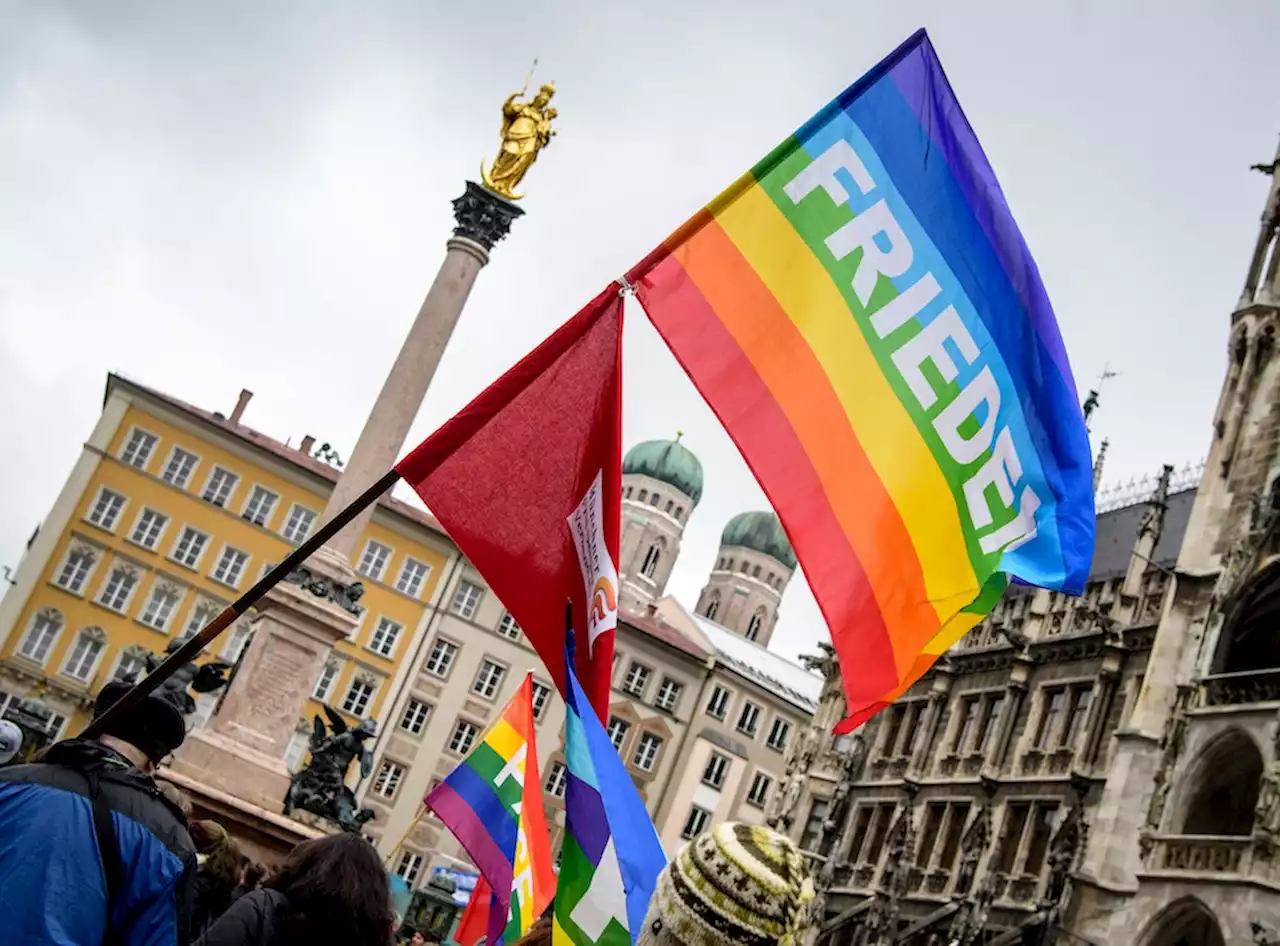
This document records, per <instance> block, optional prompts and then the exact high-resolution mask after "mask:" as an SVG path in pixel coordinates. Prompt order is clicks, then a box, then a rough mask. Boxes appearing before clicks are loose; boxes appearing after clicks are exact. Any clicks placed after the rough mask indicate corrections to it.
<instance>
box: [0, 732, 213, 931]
mask: <svg viewBox="0 0 1280 946" xmlns="http://www.w3.org/2000/svg"><path fill="white" fill-rule="evenodd" d="M95 784H96V788H97V801H98V803H99V804H98V807H97V809H96V810H95V807H94V804H93V802H92V800H91V796H92V795H93V787H92V786H94V785H95ZM95 815H96V816H97V820H96V821H95ZM108 824H109V825H110V827H111V829H113V833H114V836H115V837H114V840H115V843H116V845H117V850H118V852H119V856H118V859H116V858H112V857H111V856H110V852H102V851H100V848H99V844H98V838H99V835H100V833H102V832H105V831H106V828H107V825H108ZM99 829H102V832H100V831H99ZM112 867H114V868H116V869H115V870H112V869H111V868H112ZM195 870H196V851H195V846H194V845H193V844H192V843H191V836H190V835H189V834H187V823H186V818H184V817H183V815H182V812H181V811H179V810H178V809H177V808H176V807H174V806H173V805H172V803H170V802H169V800H168V799H166V798H165V797H164V796H163V795H162V794H161V793H160V790H159V789H158V788H156V784H155V782H154V781H153V780H152V779H151V777H150V776H149V775H144V774H143V773H142V772H140V771H138V770H137V769H136V768H134V767H133V766H132V765H130V764H129V762H128V761H127V760H126V759H125V758H124V757H122V756H120V755H119V754H118V753H116V752H113V751H112V750H110V749H108V748H107V747H105V746H102V745H99V744H98V743H92V742H80V741H78V740H69V741H67V742H63V743H59V744H58V745H56V746H54V747H53V748H51V749H50V750H49V751H48V753H47V754H46V756H45V761H43V762H39V763H34V764H30V765H16V766H8V767H6V768H4V769H2V770H0V941H3V942H4V943H22V944H24V946H65V944H75V946H99V944H103V943H113V944H118V946H185V944H186V943H187V942H188V941H189V937H188V928H189V923H190V897H191V882H192V880H193V878H194V875H195ZM109 876H110V877H112V878H114V881H115V890H114V906H113V909H112V915H111V917H110V923H108V917H107V900H108V887H109V880H108V878H109Z"/></svg>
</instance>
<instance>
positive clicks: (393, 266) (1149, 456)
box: [0, 0, 1280, 655]
mask: <svg viewBox="0 0 1280 946" xmlns="http://www.w3.org/2000/svg"><path fill="white" fill-rule="evenodd" d="M1170 7H1179V8H1187V9H1186V10H1185V11H1183V10H1179V11H1178V12H1173V13H1171V12H1170ZM642 11H643V12H642ZM0 23H2V24H3V25H2V27H0V398H2V399H3V404H4V407H3V413H2V414H0V418H2V419H0V433H3V435H4V439H5V441H6V443H7V445H8V454H9V455H8V459H9V461H10V462H9V463H7V464H5V465H4V466H3V467H2V468H0V562H3V563H4V564H9V565H12V564H14V563H16V561H17V559H18V557H19V554H20V551H21V546H22V543H23V542H24V541H25V539H26V538H27V536H28V535H29V534H30V532H31V530H32V528H33V527H34V526H35V524H36V522H37V521H38V520H39V518H40V516H41V515H43V513H44V512H45V510H47V508H48V507H49V505H50V504H51V503H52V501H53V499H54V497H55V495H56V493H57V490H58V488H59V486H60V485H61V483H62V481H63V479H64V477H65V476H66V474H67V472H68V471H69V469H70V467H71V464H72V463H73V461H74V458H75V456H76V454H77V451H78V450H79V448H80V444H81V443H82V442H83V440H84V439H85V437H86V436H87V435H88V433H89V431H90V429H91V427H92V424H93V421H94V418H95V417H96V415H97V413H98V411H99V409H100V406H101V395H102V387H103V383H104V380H105V375H106V372H107V371H109V370H118V371H121V372H124V373H126V374H128V375H130V376H131V377H134V378H136V379H138V380H140V381H142V382H144V383H146V384H149V385H152V386H155V387H158V388H160V389H162V390H165V391H168V392H171V393H173V394H175V395H177V396H179V397H182V398H184V399H186V400H188V401H192V402H194V403H197V404H200V405H203V406H206V407H209V408H213V409H222V410H230V408H231V407H232V405H233V404H234V401H235V396H236V393H237V392H238V391H239V389H240V388H241V387H247V388H250V389H252V390H253V391H255V392H256V395H257V397H256V399H255V400H254V402H253V404H252V406H251V407H250V408H249V412H248V414H247V415H246V421H247V422H248V423H250V424H251V425H253V426H255V427H257V428H258V429H260V430H263V431H266V432H268V433H271V434H273V435H275V436H278V437H280V438H281V439H284V438H286V437H292V438H293V439H294V441H295V442H296V441H297V439H298V438H299V437H300V436H301V435H303V434H306V433H310V434H314V435H316V436H317V437H319V438H321V439H324V440H330V441H332V442H333V443H335V445H337V446H338V448H339V450H340V451H341V452H342V453H343V454H344V455H345V454H346V453H347V452H348V451H349V449H350V446H351V445H352V444H353V443H354V441H355V437H356V434H357V433H358V431H359V427H360V425H361V423H362V422H363V420H364V416H365V412H366V410H367V408H368V406H369V405H370V404H371V403H372V400H373V397H374V394H375V393H376V390H377V387H378V385H379V384H380V382H381V379H382V376H383V373H384V371H385V369H386V368H387V366H389V365H390V362H391V359H392V358H393V357H394V353H395V351H396V349H397V347H398V346H399V344H400V341H401V339H402V337H403V335H404V332H405V330H406V329H407V327H408V323H409V320H410V319H411V318H412V316H413V314H414V313H415V312H416V311H417V308H418V305H419V303H420V302H421V298H422V296H423V294H424V292H425V291H426V288H427V285H428V284H429V282H430V280H431V277H432V276H433V274H434V272H435V270H436V267H437V266H438V264H439V262H440V259H441V256H442V254H443V242H444V239H445V237H446V236H447V235H448V233H449V230H450V227H451V216H450V206H449V202H450V200H451V199H452V198H454V197H456V196H457V195H458V194H459V193H460V192H461V190H462V186H463V181H464V180H465V179H466V178H467V177H473V178H474V177H475V176H476V175H477V173H478V165H479V162H480V160H481V158H487V157H489V156H490V154H491V153H492V151H493V149H494V146H495V145H496V143H497V139H496V132H497V125H498V107H499V105H500V103H501V101H502V99H503V98H504V97H505V96H506V95H507V94H508V93H509V92H512V91H515V90H516V89H518V88H519V86H520V83H521V82H522V81H523V79H524V75H525V71H526V70H527V69H528V66H529V62H530V60H531V59H532V58H533V57H534V56H538V57H540V60H541V65H540V66H539V70H538V74H537V76H536V79H537V80H545V79H554V80H556V82H557V86H558V89H559V93H558V96H557V103H556V104H557V105H558V106H559V108H560V112H561V119H560V121H559V124H558V128H559V136H558V137H557V138H556V139H555V141H554V142H553V144H552V146H551V148H550V149H549V150H548V151H547V152H545V153H544V154H543V156H542V158H541V159H540V161H539V163H538V165H537V166H536V167H535V168H534V170H533V171H532V173H531V174H530V176H529V178H528V180H527V182H526V183H527V190H528V193H529V196H528V198H527V199H526V201H525V202H524V205H525V209H526V211H527V212H528V215H527V217H525V218H524V219H522V220H520V221H519V222H518V223H517V224H516V227H515V229H514V232H513V234H512V236H511V238H510V239H509V240H508V242H506V243H504V244H502V245H500V246H499V247H498V248H497V250H496V251H495V253H494V258H493V261H492V263H491V264H490V266H489V267H488V269H487V270H486V271H485V272H484V273H482V274H481V277H480V281H479V285H478V287H477V289H476V291H475V293H474V295H473V296H472V299H471V302H470V304H469V306H468V308H467V311H466V313H465V315H464V317H463V320H462V324H461V325H460V327H459V329H458V332H457V334H456V335H455V336H454V338H453V341H452V343H451V346H450V348H449V351H448V353H447V355H446V357H445V360H444V363H443V365H442V367H441V370H440V373H439V374H438V375H437V377H436V380H435V384H434V386H433V388H432V391H431V393H430V395H429V396H428V399H427V403H426V405H425V407H424V409H423V411H422V414H421V415H420V417H419V421H418V425H417V427H416V429H415V432H414V436H415V437H421V436H425V435H426V434H427V433H429V432H430V431H431V430H432V429H434V427H435V426H436V425H438V424H439V423H440V422H441V421H442V420H444V419H445V418H446V417H448V416H449V415H450V414H451V413H452V412H453V411H455V410H456V409H457V408H458V407H460V406H461V405H462V404H464V403H465V402H466V400H467V399H468V398H470V397H471V396H472V395H473V394H474V393H475V392H476V391H477V390H479V388H480V387H482V386H483V385H484V384H485V383H487V382H488V381H490V380H491V379H492V378H493V377H495V376H496V375H497V374H499V373H500V372H501V371H502V370H504V369H505V368H506V367H507V366H508V365H509V364H511V363H512V362H513V361H515V360H516V359H517V358H519V357H520V356H521V355H523V354H524V353H525V352H526V351H527V350H528V349H529V348H530V347H532V346H533V345H534V344H536V343H537V341H538V340H540V339H541V338H542V337H544V336H545V335H546V334H548V333H549V332H550V331H551V330H553V329H554V328H555V326H556V325H558V324H559V323H560V322H561V321H563V320H564V319H566V318H567V317H568V316H569V315H571V314H572V313H573V312H574V311H576V310H577V308H578V307H579V306H580V305H581V304H582V303H584V302H585V301H586V300H587V299H589V298H590V297H591V296H592V295H594V293H595V292H596V291H598V290H599V289H600V288H601V287H602V286H603V285H604V284H605V283H606V282H607V281H608V280H610V279H611V278H613V277H615V276H617V275H618V274H619V273H621V272H622V271H623V270H625V269H626V268H627V267H628V266H629V265H631V264H632V263H634V262H635V261H636V260H637V259H638V258H639V257H641V256H642V255H643V254H644V253H645V252H647V251H648V250H649V249H651V248H652V247H653V246H654V245H655V244H656V243H657V242H658V241H660V240H661V239H662V238H664V237H665V236H666V235H667V233H668V232H670V231H671V230H672V229H674V228H675V227H676V226H677V225H678V224H679V223H681V222H682V221H683V220H684V219H685V218H686V217H687V216H688V215H689V214H690V213H691V212H692V211H694V210H695V209H697V208H698V207H700V206H701V205H702V204H704V203H705V202H706V201H707V200H708V199H709V198H711V197H712V196H714V195H715V194H716V193H717V192H718V191H719V190H720V189H722V188H723V187H724V186H725V185H727V184H728V183H729V182H730V181H731V180H733V178H735V177H736V176H737V175H738V174H740V173H741V172H742V171H743V170H745V169H746V168H747V167H748V166H749V165H750V164H752V163H753V162H754V161H755V160H756V159H758V158H759V157H761V156H762V155H763V154H764V153H765V152H766V151H767V150H768V149H769V148H771V147H772V146H773V145H774V144H776V143H777V142H778V141H779V140H780V139H782V138H783V137H784V136H785V135H787V134H789V133H790V132H791V131H792V130H794V128H795V127H796V126H797V125H799V124H800V122H802V121H803V120H804V119H805V118H807V117H808V116H809V115H810V114H811V113H812V112H814V111H815V110H816V109H817V108H819V107H820V106H821V105H823V104H824V103H826V102H827V101H828V100H829V99H830V98H831V97H832V96H833V95H835V94H836V93H837V92H839V91H840V90H841V89H842V88H844V87H845V86H846V85H847V84H849V83H850V82H851V81H853V80H854V79H855V78H857V77H858V76H859V75H860V74H861V73H862V72H864V71H865V70H866V69H867V68H868V67H870V66H871V65H873V64H874V63H875V62H876V61H877V60H878V59H879V58H880V57H881V56H883V55H884V54H886V53H887V52H889V51H890V50H891V49H892V48H893V47H894V46H895V45H896V44H897V43H898V42H900V41H901V40H902V39H903V38H905V37H906V36H907V35H908V34H909V33H910V32H911V31H912V30H913V29H915V28H916V27H917V26H920V25H925V26H927V27H928V28H929V30H930V33H931V35H932V38H933V41H934V44H935V45H936V47H937V49H938V53H939V56H940V57H941V59H942V62H943V64H944V66H945V67H946V68H947V71H948V74H949V76H950V78H951V81H952V83H953V85H954V86H955V88H956V92H957V94H958V95H959V97H960V100H961V102H962V103H963V105H964V107H965V109H966V111H967V113H968V116H969V119H970V121H971V122H972V124H973V125H974V127H975V129H976V130H977V133H978V136H979V138H980V139H981V140H982V142H983V145H984V147H985V148H986V151H987V154H988V155H989V157H990V159H991V162H992V164H993V165H994V166H995V169H996V173H997V174H998V175H999V177H1000V180H1001V182H1002V183H1003V185H1004V189H1005V193H1006V196H1007V197H1008V200H1009V203H1010V205H1011V206H1012V208H1013V212H1014V215H1015V216H1016V217H1017V219H1018V222H1019V224H1020V225H1021V227H1022V229H1023V232H1024V233H1025V235H1026V238H1027V241H1028V243H1029V245H1030V246H1031V249H1032V252H1033V253H1034V254H1035V257H1036V259H1037V260H1038V262H1039V265H1040V268H1041V272H1042V274H1043V276H1044V279H1045V283H1046V285H1047V286H1048V289H1049V294H1050V297H1051V298H1052V300H1053V302H1054V305H1055V308H1056V310H1057V314H1058V319H1059V322H1060V324H1061V325H1062V329H1063V333H1064V335H1065V337H1066V341H1067V348H1068V351H1069V352H1070V355H1071V358H1072V361H1073V364H1074V368H1075V373H1076V379H1077V383H1078V384H1079V386H1080V388H1081V394H1082V395H1083V393H1084V391H1085V390H1087V388H1088V387H1089V385H1090V384H1091V382H1092V381H1093V379H1095V378H1096V377H1097V375H1098V373H1099V372H1100V371H1101V370H1102V368H1103V366H1104V364H1106V363H1107V362H1110V364H1111V366H1112V368H1113V369H1115V370H1119V371H1120V372H1122V374H1121V376H1120V377H1118V378H1116V379H1115V380H1113V381H1110V382H1108V386H1107V388H1106V389H1105V390H1104V396H1103V406H1102V408H1101V410H1100V413H1099V414H1098V417H1097V423H1096V424H1095V432H1096V434H1097V435H1098V436H1107V437H1110V439H1111V452H1110V455H1109V460H1108V470H1109V473H1110V474H1111V475H1109V476H1108V479H1113V478H1119V477H1124V478H1128V477H1130V476H1133V475H1138V474H1143V473H1146V472H1149V471H1151V470H1154V469H1155V468H1157V467H1158V465H1159V464H1161V463H1162V462H1166V461H1168V462H1174V463H1179V464H1181V463H1183V462H1186V461H1189V460H1194V459H1197V458H1199V457H1201V456H1203V454H1204V452H1205V450H1206V446H1207V442H1208V439H1207V438H1208V425H1209V418H1210V415H1211V412H1212V410H1213V405H1214V401H1215V399H1216V397H1217V391H1218V385H1219V381H1220V373H1221V369H1222V365H1223V362H1224V346H1225V337H1226V329H1227V323H1228V315H1229V313H1230V310H1231V307H1232V305H1233V303H1234V302H1235V300H1236V298H1237V296H1238V294H1239V292H1240V287H1241V283H1242V280H1243V277H1244V271H1245V267H1246V264H1247V261H1248V256H1249V253H1250V252H1251V249H1252V244H1253V241H1254V239H1255V238H1256V234H1257V229H1256V227H1257V220H1258V215H1259V213H1260V211H1261V209H1262V203H1263V200H1264V197H1265V183H1266V182H1265V179H1264V178H1263V177H1262V175H1259V174H1257V173H1251V172H1249V171H1248V166H1249V165H1250V164H1253V163H1256V162H1260V161H1269V160H1270V158H1271V156H1272V154H1273V153H1274V150H1275V145H1276V135H1277V132H1280V96H1278V93H1280V57H1277V56H1276V54H1275V38H1276V37H1277V36H1280V5H1277V4H1275V3H1269V2H1263V0H1257V2H1245V0H1239V2H1232V3H1224V4H1217V5H1214V6H1213V7H1211V5H1208V4H1189V3H1179V4H1172V5H1171V4H1159V3H1141V4H1139V3H1126V4H1118V3H1114V2H1110V3H1095V2H1077V3H1071V4H1027V3H1019V2H1009V3H996V2H975V0H971V2H966V3H963V4H958V3H955V2H953V0H947V2H938V3H866V2H861V3H857V2H848V0H846V2H842V3H817V2H804V0H793V2H789V3H774V2H770V3H765V2H757V0H736V2H732V3H729V2H719V0H714V2H713V0H699V2H689V0H684V2H681V3H671V2H650V3H645V4H635V3H626V4H623V3H607V2H599V0H596V2H573V3H569V2H560V3H539V4H511V3H505V2H497V0H492V2H488V3H483V4H453V3H451V4H443V3H432V2H427V0H414V2H397V3H392V2H380V3H373V4H353V3H339V2H314V0H311V2H306V3H302V2H296V3H285V2H274V3H271V4H259V3H250V2H226V3H218V4H208V3H195V2H185V3H182V2H177V3H130V2H122V0H115V2H112V3H96V2H89V0H85V2H81V3H56V2H51V0H32V2H22V0H0ZM628 318H629V324H628V328H627V338H626V364H625V371H626V404H625V418H626V419H625V424H626V429H625V440H626V443H627V444H628V445H630V444H632V443H634V442H636V441H638V440H641V439H647V438H652V437H669V436H672V435H674V433H675V431H676V430H677V429H683V430H684V431H685V441H686V443H687V444H688V445H689V446H690V447H691V448H692V449H693V450H694V451H695V452H696V453H697V454H698V456H699V457H700V458H701V459H702V462H703V465H704V467H705V470H706V492H705V495H704V498H703V501H702V504H701V505H700V506H699V507H698V509H697V511H696V513H695V515H694V516H693V519H692V521H691V522H690V525H689V530H688V533H687V536H686V539H685V544H684V549H683V553H682V556H681V561H680V565H679V567H678V569H677V572H676V575H675V578H674V582H673V590H674V591H675V592H676V593H677V594H678V595H679V596H680V597H681V598H682V599H683V600H684V601H686V602H687V603H692V602H693V601H694V600H695V598H696V595H697V592H698V589H699V588H700V587H701V584H702V582H703V579H704V578H705V575H706V573H707V570H708V568H709V567H710V565H711V563H712V561H713V558H714V552H715V548H716V545H717V542H718V539H719V533H720V529H721V528H722V527H723V525H724V523H725V521H726V520H727V519H728V518H729V517H730V516H731V515H733V514H734V513H736V512H739V511H741V510H743V509H748V508H759V507H761V506H762V504H763V502H764V500H763V496H762V494H761V493H760V491H759V489H758V487H757V486H756V485H755V483H754V481H753V480H752V478H751V476H750V473H749V472H748V471H747V469H746V467H745V465H744V464H743V462H742V460H741V458H740V457H739V456H738V454H737V452H736V450H735V448H734V447H733V445H732V443H731V442H730V441H729V440H728V438H727V436H726V435H725V434H724V433H723V431H722V430H721V429H720V428H719V427H718V425H717V424H716V422H715V420H714V418H713V417H712V415H711V413H710V411H709V410H708V409H707V408H706V407H705V405H704V404H703V403H702V401H701V399H700V398H699V397H698V395H697V394H696V392H695V391H694V390H693V388H692V386H691V385H690V384H689V382H688V381H687V380H686V379H685V377H684V375H683V373H682V372H681V371H680V369H679V367H678V366H677V365H676V364H675V362H674V360H673V359H672V358H671V356H670V354H669V353H668V352H667V351H666V349H665V347H663V345H662V343H661V341H660V340H659V339H658V338H657V337H656V335H655V334H654V333H653V331H652V330H651V329H650V328H649V326H648V324H647V323H646V322H645V320H644V316H643V313H641V312H640V310H639V308H638V307H635V306H632V307H631V308H630V309H629V311H628ZM554 448H555V445H554V444H549V445H548V449H554ZM780 627H781V629H780V631H779V633H778V635H777V636H775V644H774V646H775V649H777V650H779V651H780V652H782V653H785V654H787V655H794V654H796V653H798V652H802V651H805V650H807V649H810V648H811V647H812V644H813V642H814V641H815V640H816V639H817V638H818V636H819V635H820V634H822V633H823V625H822V620H821V617H820V615H819V614H818V611H817V608H816V606H815V605H814V603H813V600H812V597H811V596H810V594H809V592H808V589H807V587H803V586H801V584H800V583H799V582H797V583H796V584H793V586H792V588H791V589H790V590H789V591H788V593H787V596H786V599H785V601H784V605H783V615H782V623H781V626H780Z"/></svg>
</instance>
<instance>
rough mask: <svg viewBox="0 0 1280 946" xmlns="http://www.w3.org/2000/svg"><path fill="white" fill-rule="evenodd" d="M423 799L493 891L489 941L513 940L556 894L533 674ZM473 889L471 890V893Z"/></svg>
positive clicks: (528, 925)
mask: <svg viewBox="0 0 1280 946" xmlns="http://www.w3.org/2000/svg"><path fill="white" fill-rule="evenodd" d="M423 803H424V804H425V805H426V806H427V807H428V808H430V809H431V810H432V811H434V812H435V813H436V814H437V815H439V816H440V820H441V821H443V822H444V823H445V826H446V827H448V829H449V830H450V831H452V832H453V835H454V837H456V838H457V839H458V841H459V843H460V844H461V845H462V846H463V847H464V848H466V851H467V853H468V854H469V855H471V860H472V861H474V862H475V865H476V867H477V868H479V870H480V874H481V876H482V877H483V878H484V879H485V881H486V882H488V884H489V887H490V888H491V890H492V900H491V903H492V904H493V905H494V906H496V907H497V909H493V908H492V907H491V909H490V910H489V927H488V932H487V942H488V943H491V944H494V946H497V944H498V943H499V942H502V941H504V940H500V939H499V937H505V942H507V943H514V942H515V941H516V940H518V939H519V938H520V937H521V936H523V935H524V933H525V932H526V931H527V930H528V929H529V927H530V926H532V925H533V922H534V921H535V920H536V919H537V918H538V917H539V916H541V915H542V911H543V910H545V909H546V907H547V904H548V903H550V902H551V898H552V896H554V894H555V889H556V877H555V871H554V870H553V869H552V861H551V839H550V836H549V835H548V834H547V822H546V812H545V811H544V809H543V807H542V781H541V779H540V778H539V777H538V750H537V744H536V742H535V732H534V726H533V675H532V674H525V678H524V682H523V683H522V684H521V686H520V689H519V690H518V691H516V694H515V696H513V697H512V698H511V702H509V703H508V704H507V706H506V708H505V709H504V710H503V711H502V716H501V717H500V718H499V719H498V720H497V722H495V723H494V724H493V725H492V726H490V727H489V729H488V730H487V731H486V732H485V734H484V736H483V737H481V739H480V742H479V743H478V744H477V745H476V747H475V748H474V749H472V750H471V752H470V753H469V754H468V755H467V757H466V758H465V759H463V760H462V762H461V763H460V764H459V765H458V767H457V768H456V769H454V770H453V771H452V772H450V773H449V775H448V777H447V778H445V780H444V781H443V782H441V783H440V784H439V785H437V786H436V787H435V788H434V789H432V791H431V793H430V794H428V795H427V797H426V798H425V799H424V800H423ZM472 896H476V894H475V893H473V894H472Z"/></svg>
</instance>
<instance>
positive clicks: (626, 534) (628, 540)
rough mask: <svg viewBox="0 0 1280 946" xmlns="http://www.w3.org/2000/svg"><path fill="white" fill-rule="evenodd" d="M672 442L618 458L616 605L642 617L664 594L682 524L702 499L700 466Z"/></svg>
mask: <svg viewBox="0 0 1280 946" xmlns="http://www.w3.org/2000/svg"><path fill="white" fill-rule="evenodd" d="M680 437H681V435H680V434H678V433H677V434H676V439H675V440H649V441H646V442H644V443H641V444H637V445H636V446H634V447H632V448H631V449H630V450H628V451H627V455H626V456H625V457H623V458H622V539H621V549H620V550H619V554H620V566H621V567H620V568H619V578H620V579H621V582H622V594H621V601H620V602H619V604H620V605H621V607H623V608H624V609H626V610H628V611H632V612H642V611H644V609H645V608H646V607H647V606H648V605H649V604H650V603H652V602H654V601H656V600H658V599H659V598H661V597H662V596H663V594H665V592H666V588H667V579H669V578H670V577H671V570H672V568H674V567H675V564H676V555H678V554H679V552H680V539H681V537H682V536H683V535H684V527H685V523H687V522H688V521H689V516H690V515H691V514H692V513H693V509H694V507H695V506H697V505H698V500H700V499H701V498H702V464H701V463H699V462H698V458H697V457H696V456H694V455H693V452H692V451H691V450H689V449H688V448H687V447H685V446H684V445H683V444H681V443H680Z"/></svg>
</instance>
